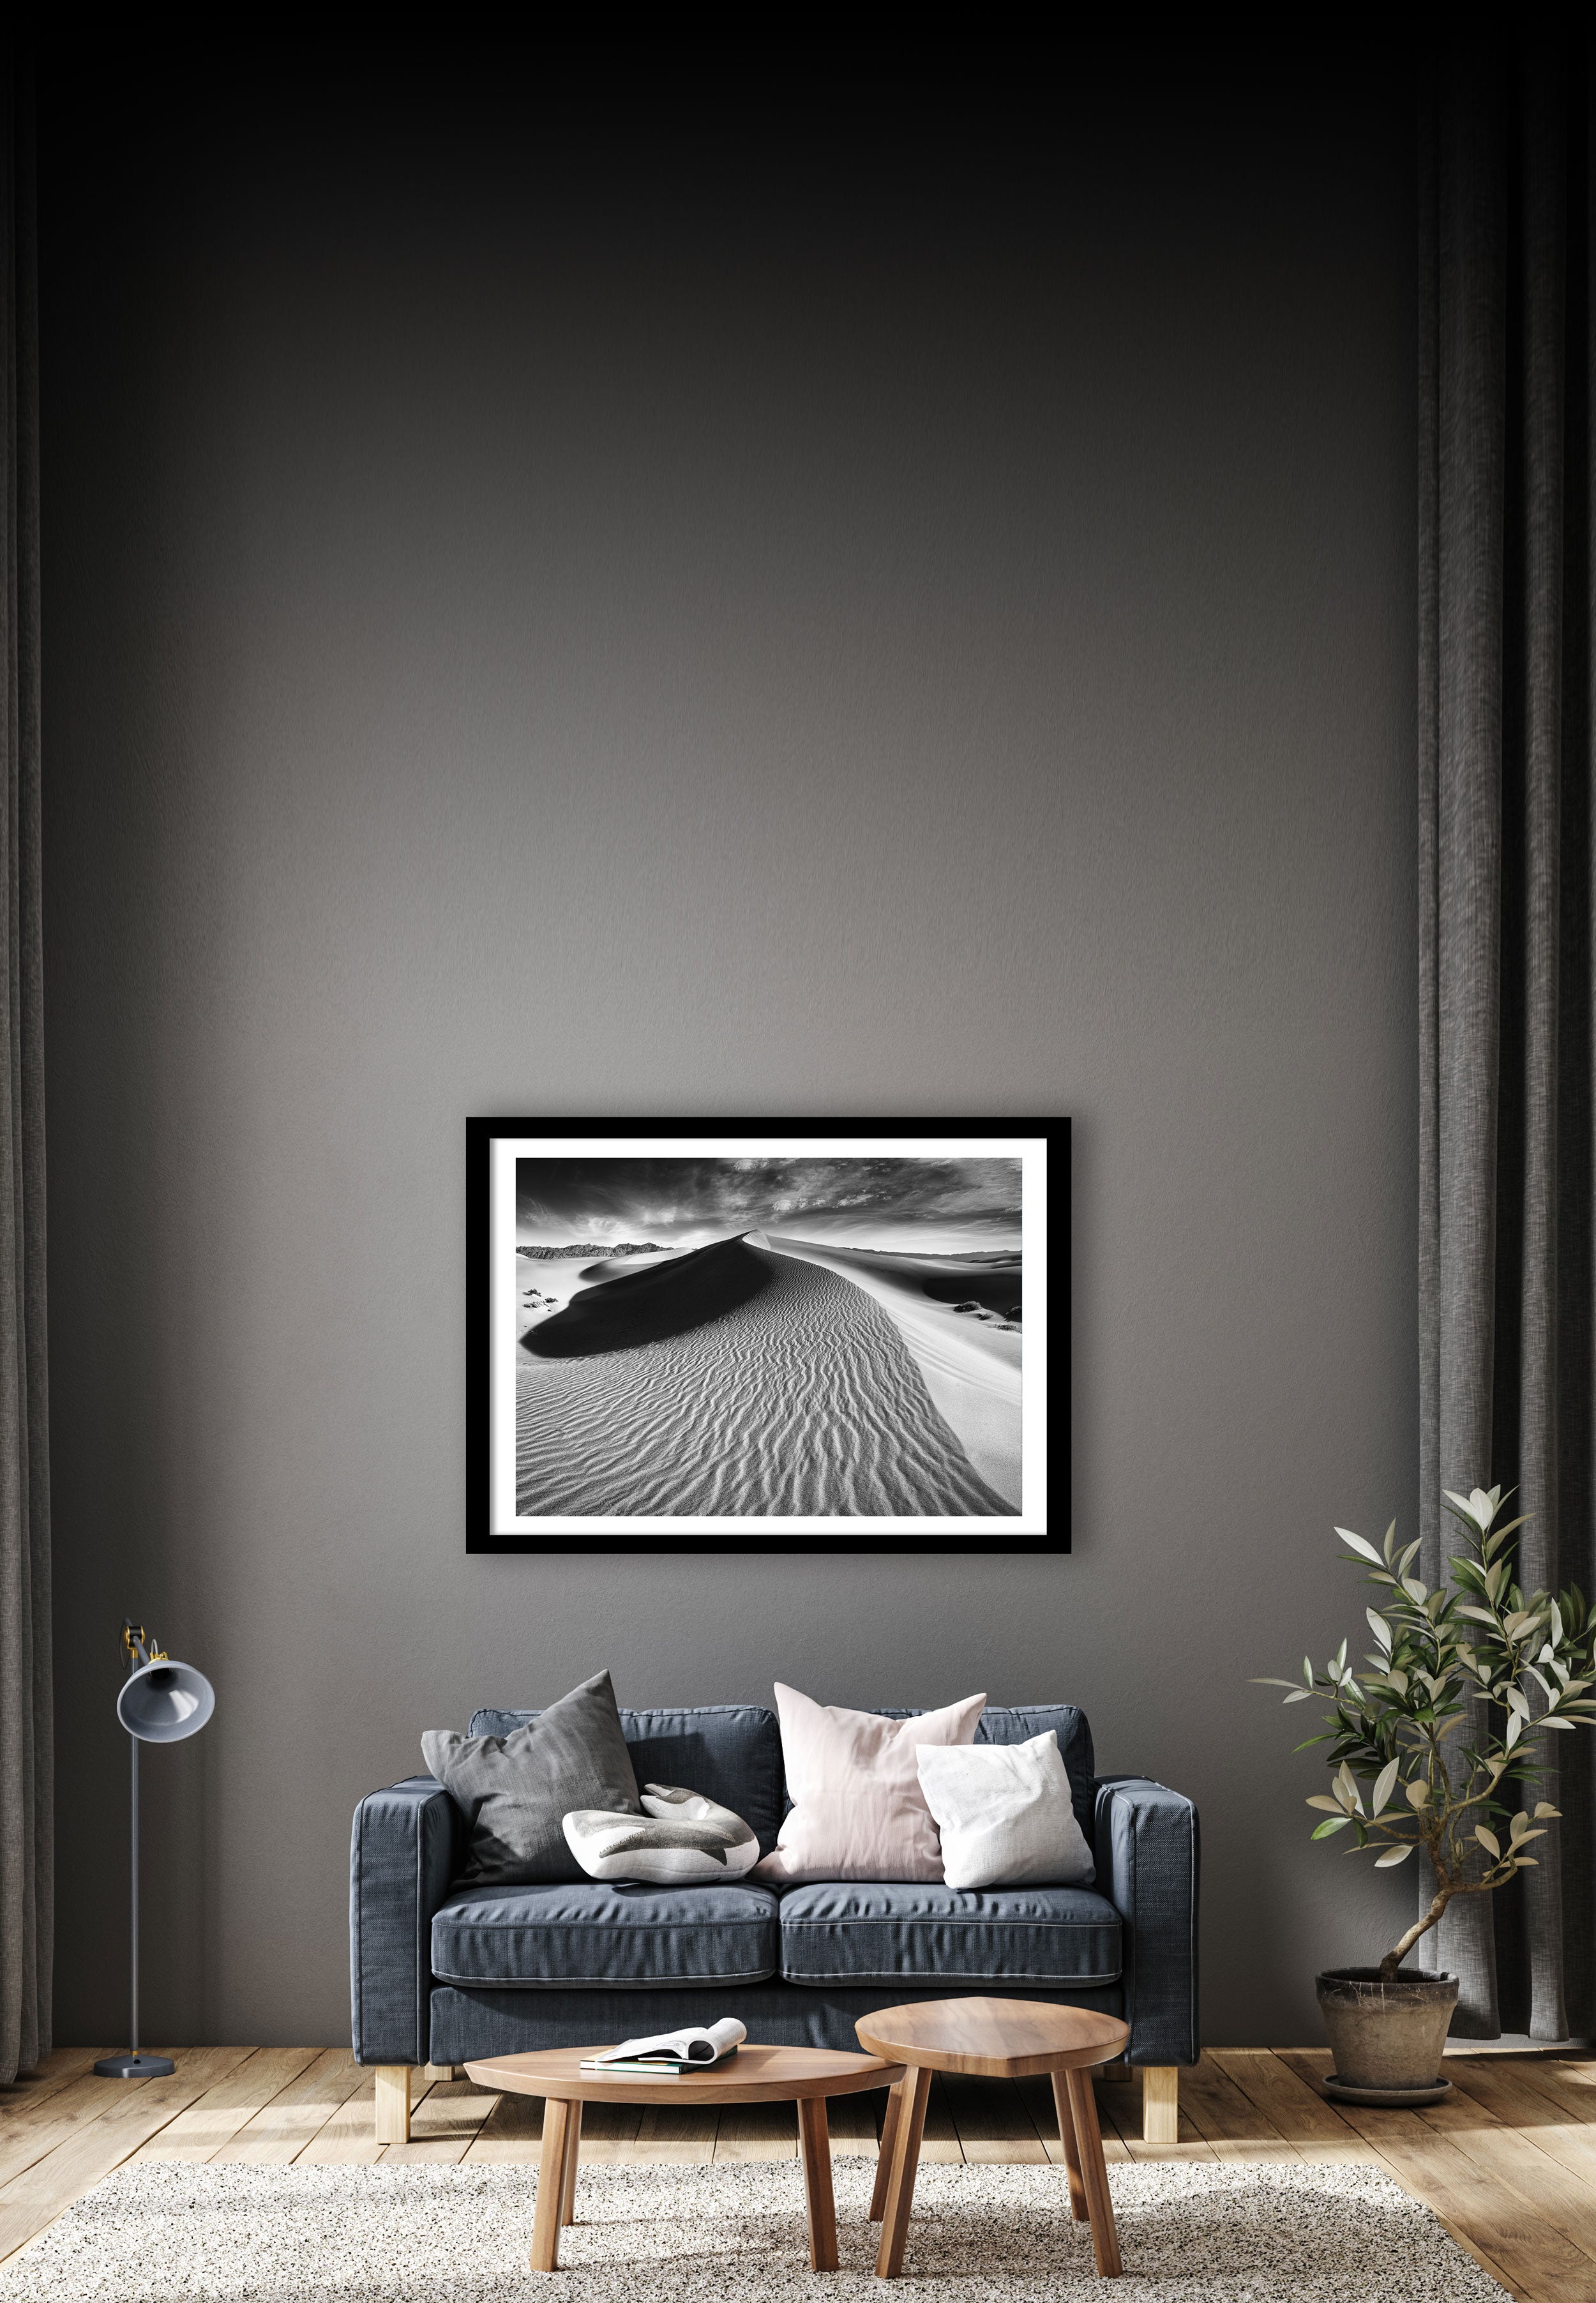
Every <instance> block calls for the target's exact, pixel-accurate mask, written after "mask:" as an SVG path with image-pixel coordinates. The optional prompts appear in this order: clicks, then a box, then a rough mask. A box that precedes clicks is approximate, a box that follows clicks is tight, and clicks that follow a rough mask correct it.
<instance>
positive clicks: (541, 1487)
mask: <svg viewBox="0 0 1596 2303" xmlns="http://www.w3.org/2000/svg"><path fill="white" fill-rule="evenodd" d="M1054 1125H1057V1124H1056V1123H1055V1124H1054ZM599 1140H602V1139H599ZM594 1142H595V1139H581V1140H579V1141H578V1142H574V1143H572V1142H567V1143H560V1142H559V1141H558V1140H557V1139H556V1140H540V1139H536V1138H531V1137H527V1138H521V1139H517V1138H514V1137H499V1138H495V1139H494V1141H493V1143H492V1144H491V1147H490V1168H491V1176H490V1185H492V1187H493V1188H492V1189H491V1192H490V1197H491V1200H492V1208H491V1215H490V1220H489V1223H488V1226H487V1229H488V1231H489V1233H490V1235H491V1237H490V1239H489V1241H488V1242H487V1252H488V1253H489V1255H490V1257H492V1258H494V1268H493V1271H492V1275H491V1277H492V1281H493V1285H492V1287H491V1290H490V1294H491V1298H492V1306H493V1309H492V1313H491V1317H490V1326H491V1329H492V1331H493V1332H492V1335H491V1338H490V1346H491V1347H490V1354H489V1356H490V1361H491V1366H490V1370H489V1375H488V1383H489V1388H490V1389H491V1393H492V1406H493V1409H494V1413H493V1414H492V1417H491V1437H490V1441H489V1446H490V1450H491V1453H492V1455H493V1457H494V1462H493V1466H492V1473H493V1476H492V1481H491V1484H492V1488H493V1490H494V1501H493V1508H492V1511H491V1519H492V1525H491V1526H490V1529H489V1531H488V1538H489V1540H506V1539H510V1540H513V1539H516V1538H526V1539H528V1540H529V1541H530V1542H531V1543H533V1544H536V1542H537V1541H538V1540H539V1539H540V1538H543V1537H553V1536H556V1535H560V1536H564V1535H571V1536H576V1537H585V1538H586V1539H587V1540H590V1541H592V1542H594V1543H595V1544H602V1543H603V1542H604V1541H605V1540H609V1539H627V1538H634V1539H638V1540H657V1541H658V1542H659V1543H660V1544H661V1545H662V1546H663V1547H666V1548H668V1547H669V1545H670V1544H671V1541H672V1540H680V1539H682V1538H683V1537H685V1536H688V1535H689V1534H695V1533H701V1534H704V1535H706V1536H709V1537H712V1538H719V1539H720V1540H734V1539H738V1538H740V1539H743V1540H749V1541H755V1542H758V1543H761V1544H763V1543H764V1542H767V1541H768V1542H771V1543H775V1544H780V1543H782V1542H784V1541H786V1540H792V1539H804V1540H811V1539H819V1540H826V1541H829V1542H830V1543H833V1544H836V1545H839V1546H840V1545H845V1544H847V1543H849V1542H850V1541H852V1540H856V1539H857V1540H863V1539H865V1538H866V1536H868V1537H869V1538H870V1539H872V1540H873V1541H874V1542H875V1543H880V1542H885V1543H889V1544H890V1543H892V1542H898V1541H909V1542H912V1541H920V1540H929V1541H933V1542H934V1541H936V1540H957V1541H958V1542H959V1543H960V1545H961V1546H962V1545H963V1544H966V1543H970V1544H978V1543H980V1542H982V1541H990V1542H994V1543H999V1544H1005V1543H1007V1542H1009V1541H1013V1540H1020V1541H1023V1542H1026V1543H1030V1542H1032V1541H1034V1540H1037V1539H1038V1538H1041V1539H1043V1540H1048V1537H1049V1531H1048V1529H1047V1527H1046V1525H1045V1519H1046V1488H1047V1479H1046V1453H1047V1444H1048V1430H1047V1426H1048V1422H1049V1417H1048V1414H1047V1405H1046V1402H1045V1399H1044V1398H1043V1393H1042V1388H1041V1384H1040V1382H1039V1380H1037V1379H1038V1377H1039V1376H1040V1374H1041V1373H1042V1371H1043V1370H1044V1369H1045V1356H1046V1354H1045V1343H1046V1339H1045V1318H1046V1307H1047V1294H1048V1289H1047V1275H1046V1272H1045V1270H1038V1269H1037V1268H1036V1258H1037V1256H1038V1255H1039V1254H1043V1255H1044V1252H1045V1240H1046V1167H1047V1154H1048V1150H1049V1145H1048V1142H1047V1139H1046V1138H1045V1137H1037V1138H1034V1139H1030V1140H1027V1139H1026V1138H1024V1137H1012V1136H1008V1135H1004V1136H1001V1137H999V1136H995V1135H994V1136H992V1137H988V1138H977V1137H969V1136H962V1135H961V1136H958V1137H947V1136H937V1137H932V1136H930V1135H927V1136H926V1137H925V1139H924V1140H923V1142H922V1143H916V1142H915V1141H914V1140H913V1139H910V1140H909V1141H908V1143H905V1142H904V1141H903V1140H902V1139H885V1138H883V1139H877V1140H874V1141H873V1140H871V1139H868V1138H864V1137H860V1138H857V1139H846V1138H845V1139H842V1140H841V1141H840V1143H832V1142H826V1143H815V1144H814V1145H813V1146H811V1145H809V1144H806V1143H802V1142H801V1141H799V1142H796V1143H795V1142H793V1141H791V1140H790V1139H788V1138H785V1137H782V1138H777V1137H775V1136H774V1135H772V1136H770V1137H768V1138H764V1139H762V1140H758V1141H756V1142H755V1143H752V1144H750V1143H749V1142H748V1141H747V1139H741V1138H739V1139H736V1140H735V1141H733V1140H730V1139H728V1140H726V1141H725V1143H724V1148H719V1149H708V1150H706V1149H704V1148H702V1143H701V1142H700V1141H694V1142H692V1143H687V1142H685V1141H684V1142H683V1143H682V1144H681V1148H680V1149H678V1148H672V1149H670V1150H660V1149H658V1148H655V1143H654V1142H653V1141H650V1142H649V1143H647V1148H642V1147H641V1146H638V1147H636V1148H634V1146H633V1144H631V1143H629V1142H628V1141H627V1139H625V1138H621V1139H616V1140H615V1141H614V1142H613V1143H612V1145H606V1146H605V1148H604V1149H603V1150H599V1149H595V1148H594ZM1028 1266H1029V1267H1030V1268H1027V1267H1028ZM1028 1362H1029V1363H1030V1364H1029V1368H1028ZM1028 1373H1029V1376H1030V1378H1031V1380H1029V1381H1028V1380H1027V1376H1028ZM1038 1522H1042V1523H1043V1524H1040V1525H1039V1524H1038Z"/></svg>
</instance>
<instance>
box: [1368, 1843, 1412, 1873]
mask: <svg viewBox="0 0 1596 2303" xmlns="http://www.w3.org/2000/svg"><path fill="white" fill-rule="evenodd" d="M1413 1848H1414V1843H1413V1841H1412V1840H1411V1839H1405V1840H1404V1841H1403V1843H1402V1844H1401V1846H1400V1847H1388V1848H1387V1849H1386V1851H1385V1852H1384V1854H1383V1855H1377V1856H1376V1857H1375V1859H1374V1869H1376V1870H1377V1871H1389V1869H1390V1868H1391V1866H1392V1864H1393V1863H1406V1860H1407V1859H1408V1857H1409V1856H1410V1855H1411V1854H1412V1853H1413Z"/></svg>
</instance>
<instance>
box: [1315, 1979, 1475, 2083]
mask: <svg viewBox="0 0 1596 2303" xmlns="http://www.w3.org/2000/svg"><path fill="white" fill-rule="evenodd" d="M1318 1986H1319V2012H1320V2013H1321V2014H1322V2016H1323V2018H1324V2028H1325V2031H1326V2033H1327V2034H1328V2036H1329V2038H1330V2052H1331V2054H1333V2055H1334V2056H1335V2059H1336V2068H1335V2071H1334V2073H1333V2074H1332V2076H1331V2079H1330V2080H1329V2081H1327V2082H1326V2084H1327V2085H1329V2086H1331V2087H1332V2088H1347V2089H1353V2088H1355V2089H1357V2090H1358V2092H1359V2094H1360V2095H1383V2096H1393V2097H1394V2096H1398V2095H1413V2094H1421V2093H1428V2092H1430V2091H1431V2090H1434V2089H1444V2088H1446V2085H1447V2082H1446V2081H1445V2080H1444V2079H1442V2077H1441V2068H1440V2059H1441V2050H1442V2049H1443V2048H1444V2046H1446V2042H1447V2033H1448V2030H1449V2029H1450V2028H1451V2022H1452V2010H1453V2009H1454V2008H1455V2007H1456V2006H1457V1977H1456V1976H1455V1975H1431V1974H1427V1973H1426V1972H1425V1971H1424V1970H1423V1969H1421V1968H1416V1967H1404V1968H1400V1969H1398V1972H1397V1974H1396V1975H1395V1976H1394V1977H1393V1978H1392V1979H1391V1981H1390V1982H1389V1983H1382V1982H1381V1979H1380V1970H1379V1969H1378V1968H1377V1967H1333V1968H1330V1969H1329V1970H1327V1971H1326V1972H1325V1973H1324V1974H1323V1975H1322V1976H1320V1977H1319V1978H1318Z"/></svg>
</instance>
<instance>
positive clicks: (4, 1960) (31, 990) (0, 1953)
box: [0, 69, 55, 2082]
mask: <svg viewBox="0 0 1596 2303" xmlns="http://www.w3.org/2000/svg"><path fill="white" fill-rule="evenodd" d="M0 136H3V137H4V153H3V154H0V204H3V207H4V214H3V215H0V268H3V270H4V280H3V282H0V299H3V302H4V332H5V333H4V361H5V451H4V478H3V480H0V487H3V489H4V541H5V581H4V611H3V612H4V635H3V636H0V637H3V645H0V664H3V666H4V671H3V675H0V676H3V677H4V686H5V694H4V707H5V710H4V721H5V770H4V809H3V810H0V843H3V849H4V853H3V856H0V907H4V968H5V1001H4V1009H3V1011H0V1016H3V1028H4V1050H0V1099H3V1100H4V1109H0V2082H3V2081H7V2080H10V2079H14V2077H15V2076H16V2074H17V2072H18V2071H27V2070H30V2068H31V2067H32V2066H33V2065H34V2064H36V2063H38V2061H39V2059H40V2057H41V2056H43V2055H46V2054H48V2053H49V2049H50V1988H51V1968H52V1953H53V1944H54V1929H55V1911H54V1892H55V1877H54V1857H53V1840H52V1829H53V1817H52V1785H53V1778H54V1768H55V1761H54V1748H53V1736H52V1691H51V1659H50V1548H49V1544H50V1488H49V1444H48V1429H47V1420H46V1418H47V1409H46V1388H45V1171H44V1160H45V1124H44V1123H45V1111H44V1053H43V1029H44V1016H43V999H42V991H41V982H42V978H41V968H40V943H41V937H40V920H39V622H38V589H39V553H38V274H37V266H36V261H35V249H36V232H35V214H34V182H35V172H34V150H33V89H32V78H31V74H30V73H28V72H21V71H18V70H15V69H13V70H10V71H7V72H6V73H5V76H4V82H3V84H0Z"/></svg>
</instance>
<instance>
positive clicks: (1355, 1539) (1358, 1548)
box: [1336, 1527, 1382, 1567]
mask: <svg viewBox="0 0 1596 2303" xmlns="http://www.w3.org/2000/svg"><path fill="white" fill-rule="evenodd" d="M1336 1533H1337V1534H1338V1536H1339V1537H1340V1539H1341V1540H1342V1542H1343V1543H1349V1544H1351V1546H1352V1548H1353V1549H1354V1550H1355V1552H1356V1553H1357V1554H1358V1556H1359V1557H1360V1558H1363V1559H1372V1561H1373V1562H1374V1565H1375V1566H1376V1567H1379V1566H1380V1565H1382V1562H1381V1556H1380V1554H1379V1552H1378V1551H1376V1550H1375V1548H1374V1546H1373V1545H1372V1543H1365V1542H1364V1539H1363V1537H1362V1536H1361V1535H1354V1533H1353V1532H1352V1530H1351V1529H1350V1528H1349V1527H1338V1529H1337V1530H1336Z"/></svg>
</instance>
